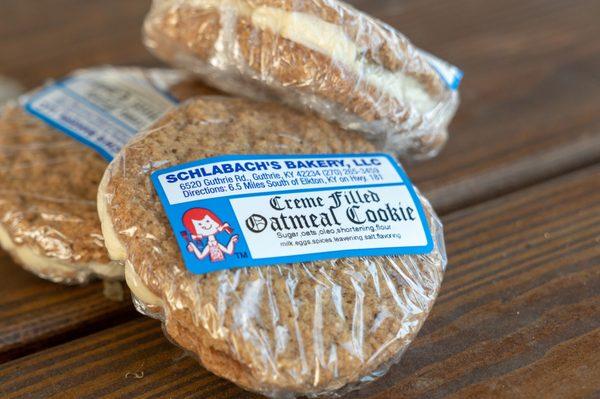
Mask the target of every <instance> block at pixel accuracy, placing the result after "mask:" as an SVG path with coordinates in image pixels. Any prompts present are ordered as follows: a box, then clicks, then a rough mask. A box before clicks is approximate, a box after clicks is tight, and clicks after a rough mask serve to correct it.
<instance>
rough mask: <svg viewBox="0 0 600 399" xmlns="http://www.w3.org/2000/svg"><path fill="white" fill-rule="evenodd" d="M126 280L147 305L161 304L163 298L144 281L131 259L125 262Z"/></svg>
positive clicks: (138, 297)
mask: <svg viewBox="0 0 600 399" xmlns="http://www.w3.org/2000/svg"><path fill="white" fill-rule="evenodd" d="M125 282H126V283H127V286H128V287H129V289H130V290H131V292H132V293H133V295H135V297H136V298H137V299H139V300H140V301H142V302H144V303H145V304H146V305H154V306H161V305H162V300H161V299H160V298H159V297H158V296H157V295H155V294H154V293H153V292H152V291H150V289H149V288H148V287H147V286H146V284H144V283H143V282H142V279H141V278H140V276H139V274H137V273H136V271H135V270H134V269H133V266H132V265H131V263H130V262H129V261H127V262H125Z"/></svg>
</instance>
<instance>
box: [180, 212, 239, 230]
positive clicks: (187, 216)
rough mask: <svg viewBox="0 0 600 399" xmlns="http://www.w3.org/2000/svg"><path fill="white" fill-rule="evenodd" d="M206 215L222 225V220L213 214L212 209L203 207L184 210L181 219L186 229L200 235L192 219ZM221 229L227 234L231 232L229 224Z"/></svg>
mask: <svg viewBox="0 0 600 399" xmlns="http://www.w3.org/2000/svg"><path fill="white" fill-rule="evenodd" d="M206 216H208V217H210V218H211V219H212V220H214V221H215V223H217V224H218V225H219V226H223V222H222V221H221V219H219V217H218V216H217V215H215V214H214V213H213V212H212V211H210V210H208V209H205V208H192V209H188V210H187V211H185V213H184V214H183V216H182V218H181V219H182V222H183V225H184V226H185V229H186V230H187V231H189V232H191V233H192V234H193V235H200V234H199V233H198V232H197V231H196V227H194V223H192V220H202V219H204V218H205V217H206ZM223 230H225V231H226V232H228V233H229V234H231V233H232V232H233V230H232V229H231V227H229V226H226V227H224V228H223Z"/></svg>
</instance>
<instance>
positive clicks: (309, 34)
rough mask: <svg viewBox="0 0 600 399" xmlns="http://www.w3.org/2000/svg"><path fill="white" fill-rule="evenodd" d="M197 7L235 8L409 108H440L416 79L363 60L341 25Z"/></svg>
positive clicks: (221, 0)
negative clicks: (340, 66)
mask: <svg viewBox="0 0 600 399" xmlns="http://www.w3.org/2000/svg"><path fill="white" fill-rule="evenodd" d="M194 5H195V6H197V7H198V8H202V9H209V8H219V9H222V10H226V9H228V8H230V7H234V8H235V9H236V11H237V13H238V14H240V15H243V16H245V17H248V18H250V19H251V21H252V24H253V25H254V26H256V27H257V28H259V29H262V30H270V31H271V32H273V33H275V34H277V35H280V36H282V37H284V38H286V39H288V40H291V41H293V42H296V43H298V44H301V45H303V46H305V47H307V48H309V49H311V50H314V51H317V52H319V53H321V54H324V55H326V56H328V57H330V58H331V59H332V60H333V61H334V62H336V63H339V64H341V65H343V66H344V67H345V68H346V69H349V70H351V71H352V72H353V73H355V74H356V75H357V76H358V77H359V79H360V80H363V81H365V82H367V83H368V84H369V85H372V86H374V87H376V88H377V89H378V90H380V91H381V92H384V93H386V94H388V95H390V96H391V97H394V98H396V99H398V100H399V101H401V102H402V103H404V104H410V105H411V106H412V107H414V108H415V109H416V110H417V111H419V112H420V113H427V112H429V111H431V110H432V109H433V108H435V106H436V105H437V102H436V101H435V100H434V99H433V98H432V97H431V96H430V95H429V93H428V92H427V91H426V90H425V88H424V87H423V86H422V85H421V84H420V83H419V82H418V81H417V80H416V79H415V78H413V77H411V76H408V75H406V74H405V73H403V72H401V71H396V72H392V71H389V70H387V69H385V68H384V67H382V66H380V65H376V64H373V63H370V62H368V61H366V60H364V57H362V56H361V51H360V49H359V47H358V46H357V45H356V43H355V42H354V41H352V40H351V39H350V38H349V37H348V36H347V35H346V33H345V32H344V30H343V29H342V27H340V26H339V25H336V24H332V23H330V22H326V21H323V20H322V19H320V18H318V17H315V16H314V15H311V14H308V13H302V12H295V11H285V10H281V9H279V8H275V7H267V6H261V7H257V8H251V7H250V6H248V5H247V4H246V3H244V2H241V1H239V0H200V1H198V0H197V1H195V2H194Z"/></svg>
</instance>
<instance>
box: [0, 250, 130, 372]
mask: <svg viewBox="0 0 600 399" xmlns="http://www.w3.org/2000/svg"><path fill="white" fill-rule="evenodd" d="M0 275H2V279H0V293H2V295H1V296H0V362H3V361H6V360H8V359H13V358H15V357H18V356H22V355H25V354H28V353H31V352H34V351H36V350H38V349H40V348H43V347H47V346H50V345H55V344H58V343H62V342H66V341H68V340H69V339H74V338H77V337H79V336H82V335H85V334H89V333H90V332H94V331H98V330H100V329H102V328H106V327H109V326H113V325H115V324H118V323H120V322H123V321H125V320H128V319H131V318H132V317H136V316H137V314H136V313H135V311H134V310H133V306H132V305H131V300H130V299H129V297H128V294H126V296H125V299H124V301H122V302H115V301H111V300H108V299H107V298H105V297H104V295H103V293H102V291H103V289H102V284H101V283H93V284H89V285H87V286H84V287H68V286H62V285H57V284H53V283H50V282H47V281H44V280H41V279H39V278H37V277H35V276H33V275H32V274H30V273H27V272H26V271H24V270H23V269H21V268H20V267H18V266H16V265H14V264H13V263H12V262H11V261H10V260H9V258H8V256H7V255H6V254H5V253H3V252H0Z"/></svg>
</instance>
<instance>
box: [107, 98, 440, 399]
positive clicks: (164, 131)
mask: <svg viewBox="0 0 600 399" xmlns="http://www.w3.org/2000/svg"><path fill="white" fill-rule="evenodd" d="M247 107H248V102H245V101H243V100H240V99H232V100H229V101H228V102H218V101H217V100H212V99H209V98H199V99H196V100H194V101H193V102H191V103H185V104H183V105H182V106H180V107H179V109H178V110H176V111H173V112H172V113H171V114H169V115H167V116H166V117H165V118H164V119H163V120H161V121H159V122H158V123H157V125H156V126H155V127H153V128H152V129H151V130H149V131H147V132H146V133H144V134H142V135H138V136H137V137H136V139H135V140H134V141H133V142H131V143H130V144H129V145H128V146H127V147H125V148H124V149H123V150H122V151H121V152H120V154H119V155H118V156H117V157H116V158H115V160H114V161H113V162H112V163H111V165H110V166H109V168H108V169H107V171H106V173H105V176H104V179H103V181H102V184H101V189H100V192H99V200H98V202H99V210H100V214H101V215H104V217H102V216H101V218H102V220H103V232H104V235H105V238H106V242H107V243H110V244H111V247H112V248H113V250H111V249H110V248H111V247H109V252H110V253H111V256H113V258H115V259H121V260H122V261H124V262H125V269H126V272H125V274H126V280H127V284H128V285H129V287H130V288H131V291H132V294H133V297H134V302H135V304H136V307H137V309H138V310H139V311H140V312H141V313H143V314H145V315H147V316H150V317H153V318H157V319H160V320H161V321H162V323H163V330H164V331H165V334H166V335H167V336H168V337H169V338H170V339H171V340H172V342H174V343H176V344H177V345H179V346H181V347H182V348H184V349H185V350H187V351H188V352H189V353H191V354H193V355H194V356H195V357H196V358H198V359H199V360H200V362H201V363H202V364H203V365H204V366H205V367H206V368H207V369H208V370H210V371H212V372H214V373H215V374H217V375H220V376H222V377H225V378H227V379H229V380H231V381H233V382H235V383H236V384H238V385H240V386H242V387H243V388H245V389H248V390H251V391H255V392H259V393H261V394H263V395H266V396H270V397H274V398H293V397H297V396H304V395H307V396H310V397H313V396H320V395H332V396H338V395H342V394H344V393H346V392H348V391H350V390H353V389H357V388H359V387H362V386H363V385H365V384H367V383H368V382H370V381H373V380H375V379H377V378H379V377H381V376H383V375H384V374H385V373H386V372H387V370H388V368H389V367H390V366H391V365H393V364H395V363H397V362H398V361H399V359H400V357H401V356H402V353H403V352H404V350H405V349H406V348H407V347H408V346H409V344H410V342H411V341H412V340H413V339H414V338H415V336H416V335H417V333H418V331H419V329H420V328H421V326H422V324H423V322H424V321H425V319H426V317H427V315H428V314H429V312H430V310H431V307H432V306H433V303H434V301H435V298H436V296H437V293H438V291H439V288H440V285H441V282H442V278H443V274H444V271H445V268H446V263H447V259H446V252H445V247H444V237H443V227H442V223H441V221H440V220H439V218H438V217H437V216H436V214H435V212H434V211H433V209H432V208H431V206H430V204H429V202H428V201H427V200H426V199H425V198H424V197H423V196H422V195H421V194H420V193H418V190H417V194H418V197H419V199H420V200H421V202H422V205H423V209H424V214H425V218H426V220H427V224H428V225H429V228H430V231H431V234H432V238H433V250H432V251H431V252H430V253H427V254H417V255H403V256H373V257H354V258H339V259H333V260H320V261H314V262H304V263H292V264H281V265H276V266H264V267H247V268H236V269H230V270H222V271H216V272H210V273H207V274H200V275H199V274H193V273H191V272H190V271H188V270H187V269H186V267H185V265H184V264H183V261H182V257H181V252H180V249H179V247H178V244H177V242H176V240H175V233H174V231H173V230H171V227H170V225H169V221H168V220H167V218H166V215H165V213H164V212H165V211H164V209H163V207H162V205H161V203H160V201H159V199H158V197H157V194H156V191H155V189H154V187H153V186H152V183H151V181H150V175H151V174H152V173H153V172H154V171H156V170H159V169H164V168H168V167H172V166H175V165H180V164H183V163H186V162H191V161H195V160H198V159H203V158H205V157H207V156H221V155H233V154H240V153H249V154H288V155H289V154H302V153H324V154H328V153H350V152H357V151H361V152H374V151H376V149H375V148H376V147H374V146H373V145H372V144H370V143H369V142H368V141H366V140H364V138H363V137H362V135H360V134H358V133H353V132H345V133H346V136H342V135H341V134H338V133H341V132H342V130H341V129H339V128H337V127H335V128H334V127H332V125H331V124H327V123H325V122H324V121H322V120H319V119H318V118H316V117H314V116H302V115H300V114H297V113H294V112H291V111H289V110H286V109H285V108H284V107H280V106H278V105H269V104H262V105H260V104H259V105H254V106H253V107H251V108H247ZM240 121H243V122H240ZM108 237H112V239H110V240H109V239H108ZM118 242H120V243H118Z"/></svg>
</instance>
